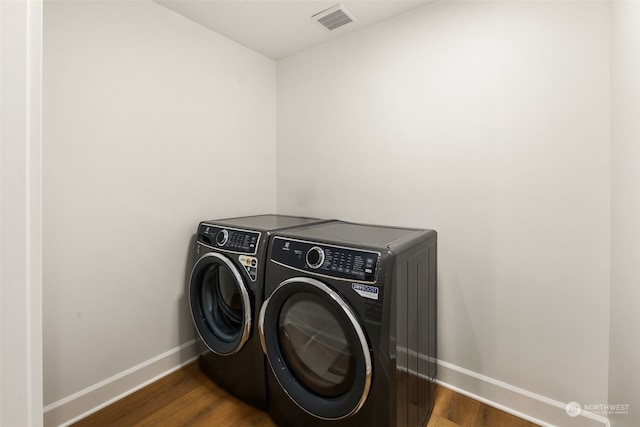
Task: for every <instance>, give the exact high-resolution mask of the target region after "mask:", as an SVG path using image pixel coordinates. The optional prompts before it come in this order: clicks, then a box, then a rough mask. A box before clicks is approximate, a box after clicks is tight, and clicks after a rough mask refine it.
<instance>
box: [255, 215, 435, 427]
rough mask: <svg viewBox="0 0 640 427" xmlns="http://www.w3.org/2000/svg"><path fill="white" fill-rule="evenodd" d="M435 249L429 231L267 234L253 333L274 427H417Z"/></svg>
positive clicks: (423, 406)
mask: <svg viewBox="0 0 640 427" xmlns="http://www.w3.org/2000/svg"><path fill="white" fill-rule="evenodd" d="M436 253H437V235H436V232H435V231H433V230H421V229H410V228H397V227H383V226H371V225H363V224H353V223H347V222H342V221H336V222H331V223H326V224H319V225H312V226H308V227H303V228H298V229H296V230H294V231H291V232H288V231H285V232H278V233H275V234H274V236H273V238H272V239H271V243H270V245H269V251H268V261H267V268H266V276H265V302H264V304H263V305H262V308H261V311H260V317H259V332H260V340H261V345H262V348H263V351H264V352H265V355H266V357H267V365H268V369H267V386H268V388H269V403H268V408H269V414H270V416H271V417H272V419H273V420H274V421H275V422H276V423H277V424H278V425H279V426H281V427H294V426H295V427H297V426H300V427H302V426H305V427H310V426H326V427H329V426H331V427H338V426H340V427H344V426H353V427H356V426H358V427H360V426H379V427H390V426H398V427H405V426H410V427H414V426H420V427H423V426H424V425H425V423H426V420H427V419H428V417H429V415H430V414H431V412H432V409H433V402H434V396H433V391H434V389H433V387H434V380H435V377H436V357H437V349H436V343H437V341H436V268H437V266H436V260H437V254H436Z"/></svg>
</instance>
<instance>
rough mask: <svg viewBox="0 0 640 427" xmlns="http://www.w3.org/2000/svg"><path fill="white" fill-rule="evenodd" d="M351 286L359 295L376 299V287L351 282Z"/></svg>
mask: <svg viewBox="0 0 640 427" xmlns="http://www.w3.org/2000/svg"><path fill="white" fill-rule="evenodd" d="M351 288H352V289H353V290H354V291H356V292H357V293H358V295H360V296H361V297H364V298H369V299H375V300H377V299H378V288H376V287H375V286H368V285H363V284H360V283H352V284H351Z"/></svg>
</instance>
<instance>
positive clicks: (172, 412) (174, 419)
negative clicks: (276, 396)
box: [74, 363, 535, 427]
mask: <svg viewBox="0 0 640 427" xmlns="http://www.w3.org/2000/svg"><path fill="white" fill-rule="evenodd" d="M74 426H77V427H89V426H99V427H106V426H117V427H128V426H154V427H157V426H168V427H183V426H188V427H197V426H208V427H211V426H215V427H225V426H229V427H231V426H233V427H276V426H275V424H274V423H273V422H272V421H271V419H270V418H269V416H268V415H267V414H266V413H265V412H262V411H259V410H257V409H255V408H253V407H251V406H249V405H247V404H245V403H243V402H241V401H239V400H237V399H235V398H234V397H233V396H231V395H229V394H228V393H226V392H225V391H224V390H222V389H220V388H219V387H218V386H216V385H215V384H214V383H213V382H212V381H211V380H209V378H207V377H206V376H205V375H204V374H203V373H202V372H201V371H200V369H199V368H198V365H197V363H191V364H189V365H187V366H185V367H183V368H181V369H179V370H177V371H176V372H174V373H172V374H170V375H168V376H166V377H164V378H162V379H160V380H158V381H156V382H154V383H153V384H151V385H149V386H147V387H145V388H143V389H141V390H139V391H137V392H135V393H133V394H131V395H129V396H127V397H125V398H124V399H122V400H120V401H118V402H115V403H114V404H112V405H110V406H108V407H106V408H104V409H102V410H100V411H98V412H96V413H95V414H93V415H90V416H89V417H87V418H85V419H83V420H81V421H79V422H77V423H76V424H74ZM456 426H463V427H464V426H486V427H533V426H535V424H532V423H530V422H528V421H525V420H522V419H520V418H517V417H514V416H513V415H510V414H507V413H506V412H503V411H500V410H498V409H495V408H492V407H490V406H487V405H485V404H482V403H480V402H478V401H476V400H473V399H470V398H468V397H466V396H463V395H460V394H458V393H455V392H453V391H451V390H449V389H446V388H444V387H437V388H436V402H435V407H434V410H433V414H432V415H431V418H430V419H429V422H428V423H427V427H456ZM363 427H365V426H363Z"/></svg>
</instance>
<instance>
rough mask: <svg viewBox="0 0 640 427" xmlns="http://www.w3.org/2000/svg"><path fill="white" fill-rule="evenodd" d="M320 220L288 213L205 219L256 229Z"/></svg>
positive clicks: (296, 224) (285, 226)
mask: <svg viewBox="0 0 640 427" xmlns="http://www.w3.org/2000/svg"><path fill="white" fill-rule="evenodd" d="M318 221H320V220H319V219H316V218H303V217H298V216H288V215H255V216H244V217H238V218H226V219H216V220H211V221H205V222H208V223H212V224H220V225H226V226H229V227H240V228H251V229H256V230H267V231H268V230H277V229H282V228H288V227H295V226H301V225H307V224H313V223H317V222H318Z"/></svg>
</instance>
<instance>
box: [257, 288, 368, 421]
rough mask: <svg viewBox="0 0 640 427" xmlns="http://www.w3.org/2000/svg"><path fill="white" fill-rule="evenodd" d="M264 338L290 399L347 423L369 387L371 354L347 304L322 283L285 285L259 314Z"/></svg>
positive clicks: (311, 411)
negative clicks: (347, 419)
mask: <svg viewBox="0 0 640 427" xmlns="http://www.w3.org/2000/svg"><path fill="white" fill-rule="evenodd" d="M259 329H260V339H261V342H262V348H263V350H264V352H265V354H266V355H267V360H268V362H269V365H270V366H271V370H272V371H273V374H274V375H275V377H276V379H277V380H278V382H279V383H280V386H282V388H283V389H284V390H285V392H286V393H287V394H288V395H289V396H290V397H291V399H292V400H293V401H294V402H295V403H296V404H297V405H298V406H299V407H300V408H302V409H303V410H305V411H306V412H308V413H309V414H311V415H313V416H315V417H317V418H321V419H326V420H337V419H342V418H347V417H349V416H351V415H353V414H355V413H356V412H358V410H359V409H360V408H361V407H362V405H364V402H365V400H366V399H367V396H368V394H369V388H370V387H371V353H370V350H369V344H368V342H367V338H366V336H365V333H364V330H363V329H362V327H361V326H360V322H359V321H358V319H357V316H356V315H355V313H354V312H353V310H352V309H351V307H350V306H349V304H348V303H347V302H346V301H345V300H344V299H343V298H342V297H341V296H340V295H339V294H338V293H337V292H336V291H335V290H333V289H331V288H330V287H329V286H327V285H325V284H324V283H322V282H320V281H318V280H315V279H311V278H307V277H299V278H292V279H289V280H286V281H284V282H282V283H281V284H280V285H279V286H278V288H277V289H276V290H275V291H274V292H273V293H272V294H271V296H270V297H269V299H268V300H267V301H265V303H264V305H263V306H262V309H261V310H260V320H259Z"/></svg>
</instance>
